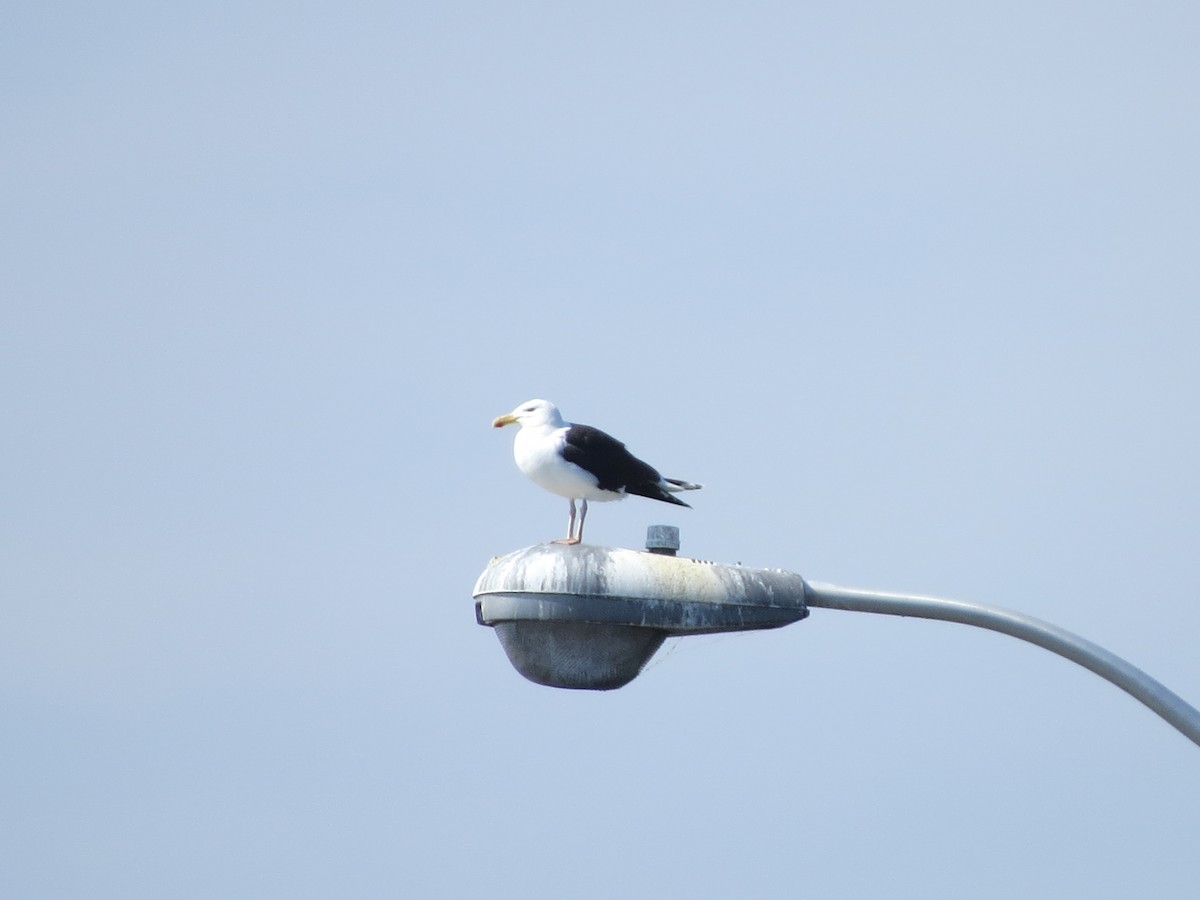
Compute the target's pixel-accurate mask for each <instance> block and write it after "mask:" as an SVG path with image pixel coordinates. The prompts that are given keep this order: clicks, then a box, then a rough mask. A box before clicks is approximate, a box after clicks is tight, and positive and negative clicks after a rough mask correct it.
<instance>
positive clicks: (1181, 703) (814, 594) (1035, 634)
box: [805, 582, 1200, 745]
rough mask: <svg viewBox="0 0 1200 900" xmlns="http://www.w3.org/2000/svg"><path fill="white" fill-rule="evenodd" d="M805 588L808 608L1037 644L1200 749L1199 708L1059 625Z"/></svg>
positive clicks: (986, 610)
mask: <svg viewBox="0 0 1200 900" xmlns="http://www.w3.org/2000/svg"><path fill="white" fill-rule="evenodd" d="M805 588H806V590H805V602H806V603H807V604H808V605H809V606H815V607H822V608H825V609H845V610H850V611H853V612H872V613H882V614H883V615H887V616H915V617H917V618H921V619H943V620H945V621H947V622H959V623H961V624H963V625H974V626H976V627H978V628H987V629H990V630H991V631H999V632H1000V633H1002V634H1007V635H1009V636H1011V637H1015V638H1020V639H1021V640H1023V641H1029V643H1031V644H1037V645H1038V646H1039V647H1044V648H1045V649H1047V650H1049V651H1050V652H1052V653H1057V654H1058V655H1059V656H1065V657H1066V658H1067V659H1069V660H1071V661H1072V662H1075V663H1078V664H1079V665H1081V666H1083V667H1084V668H1085V669H1091V670H1092V671H1093V672H1095V673H1096V674H1097V675H1099V676H1100V677H1101V678H1106V679H1108V680H1109V681H1111V682H1112V683H1113V684H1115V685H1116V686H1117V687H1119V688H1121V690H1123V691H1125V692H1127V693H1128V694H1130V695H1131V696H1133V697H1134V699H1136V700H1139V701H1141V702H1142V703H1144V704H1145V705H1146V706H1148V707H1150V708H1151V709H1152V710H1154V711H1155V712H1156V713H1158V714H1159V715H1160V716H1162V717H1163V718H1164V719H1166V720H1167V721H1168V722H1170V723H1171V724H1172V725H1173V726H1175V728H1177V729H1178V730H1179V731H1180V732H1182V734H1183V735H1184V736H1185V737H1187V738H1188V739H1189V740H1190V741H1192V743H1194V744H1197V745H1200V710H1197V709H1196V708H1195V707H1194V706H1191V705H1190V704H1189V703H1187V702H1186V701H1185V700H1184V699H1183V698H1182V697H1180V696H1179V695H1178V694H1176V693H1174V692H1173V691H1170V690H1168V689H1167V688H1166V687H1165V686H1164V685H1162V684H1160V683H1159V682H1157V681H1155V680H1154V679H1153V678H1151V677H1150V676H1149V675H1147V674H1146V673H1145V672H1143V671H1142V670H1141V669H1139V668H1137V667H1136V666H1133V665H1130V664H1129V663H1127V662H1126V661H1125V660H1123V659H1121V657H1119V656H1117V655H1116V654H1114V653H1109V652H1108V651H1107V650H1105V649H1104V648H1103V647H1098V646H1097V645H1095V644H1093V643H1092V642H1091V641H1086V640H1084V639H1083V638H1081V637H1079V636H1078V635H1076V634H1072V633H1071V632H1069V631H1067V630H1066V629H1064V628H1059V627H1058V626H1057V625H1051V624H1050V623H1049V622H1043V621H1042V620H1040V619H1035V618H1034V617H1033V616H1027V615H1025V614H1023V613H1019V612H1014V611H1013V610H1010V609H1003V608H1001V607H998V606H985V605H984V604H982V603H970V602H967V601H964V600H945V599H942V598H939V597H922V596H919V595H916V594H892V593H886V592H883V591H862V590H856V589H854V588H843V587H837V586H836V585H832V584H819V583H818V584H814V583H812V582H807V583H806V585H805Z"/></svg>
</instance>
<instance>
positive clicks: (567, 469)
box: [513, 426, 624, 500]
mask: <svg viewBox="0 0 1200 900" xmlns="http://www.w3.org/2000/svg"><path fill="white" fill-rule="evenodd" d="M566 435H567V429H566V428H553V427H550V426H547V427H545V428H529V427H526V428H522V429H521V430H520V431H519V432H517V437H516V440H515V441H513V457H514V458H515V459H516V461H517V467H518V468H519V469H520V470H521V471H522V472H524V473H525V475H526V476H527V477H528V478H529V479H530V480H531V481H532V482H533V483H534V484H536V485H538V486H539V487H542V488H545V489H546V490H548V491H550V493H552V494H558V495H559V496H560V497H567V498H570V499H584V500H619V499H620V498H621V497H622V496H624V495H623V494H619V493H617V492H615V491H602V490H600V489H599V488H597V487H596V476H595V475H593V474H592V473H591V472H588V471H585V470H584V469H581V468H579V466H577V465H574V464H573V463H569V462H567V461H566V460H565V459H563V457H562V454H561V453H560V452H559V448H561V447H562V446H563V442H564V441H565V440H566Z"/></svg>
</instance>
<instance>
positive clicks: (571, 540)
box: [551, 498, 587, 544]
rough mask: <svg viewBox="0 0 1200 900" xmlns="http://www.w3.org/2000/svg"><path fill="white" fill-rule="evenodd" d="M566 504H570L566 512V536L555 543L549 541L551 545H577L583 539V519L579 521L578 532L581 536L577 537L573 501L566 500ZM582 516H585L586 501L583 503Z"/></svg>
mask: <svg viewBox="0 0 1200 900" xmlns="http://www.w3.org/2000/svg"><path fill="white" fill-rule="evenodd" d="M567 502H568V503H569V504H570V506H568V507H567V510H568V512H567V536H566V537H565V538H559V539H558V540H557V541H551V543H553V544H578V543H579V541H580V540H581V539H582V537H583V535H582V532H583V519H582V518H581V519H580V520H579V531H580V532H581V534H580V536H579V537H576V536H575V500H574V499H573V498H572V499H570V500H568V501H567ZM583 514H584V515H585V516H586V515H587V501H586V500H584V501H583Z"/></svg>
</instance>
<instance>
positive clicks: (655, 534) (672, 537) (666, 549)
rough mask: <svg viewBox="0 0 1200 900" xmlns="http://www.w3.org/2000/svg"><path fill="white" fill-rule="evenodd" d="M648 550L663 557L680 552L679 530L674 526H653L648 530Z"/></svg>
mask: <svg viewBox="0 0 1200 900" xmlns="http://www.w3.org/2000/svg"><path fill="white" fill-rule="evenodd" d="M646 549H647V550H649V551H650V552H651V553H661V554H662V555H663V556H674V555H675V554H676V553H677V552H679V529H678V528H676V527H675V526H674V525H651V526H650V527H649V528H647V529H646Z"/></svg>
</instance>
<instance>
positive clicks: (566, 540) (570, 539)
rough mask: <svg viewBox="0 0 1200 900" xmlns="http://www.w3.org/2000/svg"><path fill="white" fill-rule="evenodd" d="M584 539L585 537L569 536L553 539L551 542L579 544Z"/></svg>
mask: <svg viewBox="0 0 1200 900" xmlns="http://www.w3.org/2000/svg"><path fill="white" fill-rule="evenodd" d="M582 540H583V538H577V537H567V538H559V539H558V540H557V541H551V542H550V543H552V544H578V543H579V542H580V541H582Z"/></svg>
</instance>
